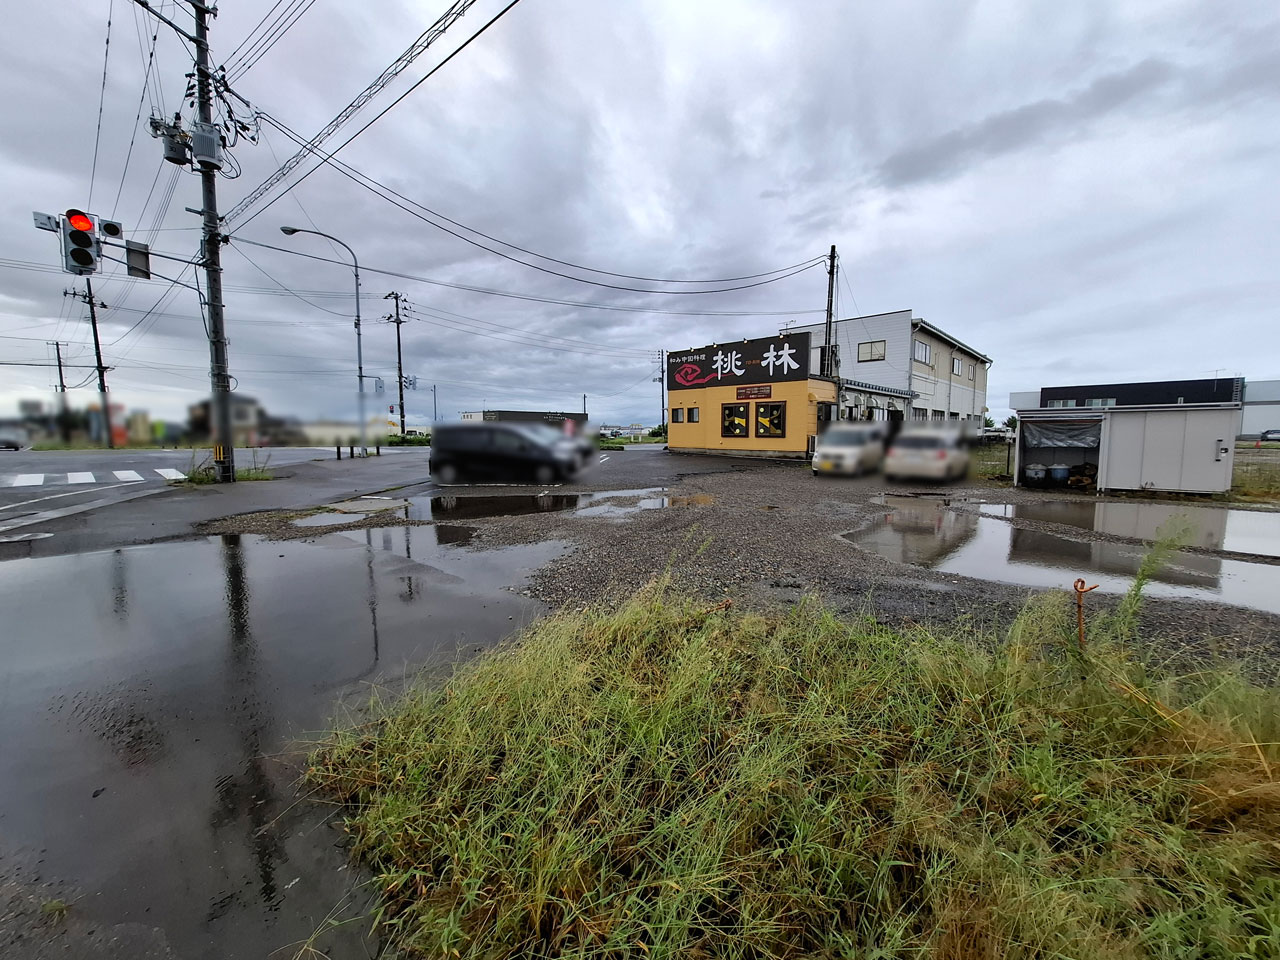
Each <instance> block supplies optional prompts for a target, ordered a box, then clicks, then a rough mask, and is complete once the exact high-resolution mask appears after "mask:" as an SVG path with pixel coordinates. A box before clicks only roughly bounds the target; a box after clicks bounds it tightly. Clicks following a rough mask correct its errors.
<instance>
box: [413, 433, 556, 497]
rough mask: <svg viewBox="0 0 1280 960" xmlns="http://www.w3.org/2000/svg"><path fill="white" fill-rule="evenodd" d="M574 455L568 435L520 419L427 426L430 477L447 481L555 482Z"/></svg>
mask: <svg viewBox="0 0 1280 960" xmlns="http://www.w3.org/2000/svg"><path fill="white" fill-rule="evenodd" d="M579 461H580V457H579V455H578V449H577V445H576V444H575V443H574V441H573V439H572V438H570V437H560V436H554V435H551V434H550V432H549V431H542V430H536V429H533V428H532V427H531V426H530V425H529V424H522V423H494V422H488V423H439V424H436V425H435V426H434V427H433V428H432V430H431V461H430V462H431V476H432V478H433V479H435V480H436V482H438V483H442V484H445V485H446V486H447V485H450V484H454V483H462V482H475V483H520V482H530V481H531V482H533V483H539V484H548V483H560V482H562V481H564V480H568V479H570V478H571V477H572V476H573V474H574V473H575V471H576V469H577V466H578V463H579Z"/></svg>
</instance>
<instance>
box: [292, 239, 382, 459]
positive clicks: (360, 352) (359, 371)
mask: <svg viewBox="0 0 1280 960" xmlns="http://www.w3.org/2000/svg"><path fill="white" fill-rule="evenodd" d="M280 232H281V233H283V234H284V235H285V236H286V237H292V236H293V235H294V234H295V233H314V234H315V235H316V236H317V237H324V238H325V239H326V240H332V241H333V242H334V243H336V244H338V245H339V246H341V247H343V248H344V249H345V250H346V251H347V253H349V254H351V265H352V268H353V269H354V270H355V275H356V381H357V383H358V384H359V388H360V392H359V394H358V396H359V410H360V456H362V457H367V456H368V455H369V444H368V442H367V441H366V439H365V420H366V419H367V418H366V417H365V412H364V348H363V347H362V346H361V343H360V261H359V260H358V259H356V252H355V251H354V250H352V249H351V248H350V247H349V246H347V245H346V244H345V243H343V242H342V241H341V240H339V239H338V238H337V237H335V236H331V235H330V234H327V233H322V232H320V231H319V230H304V229H302V228H301V227H281V228H280Z"/></svg>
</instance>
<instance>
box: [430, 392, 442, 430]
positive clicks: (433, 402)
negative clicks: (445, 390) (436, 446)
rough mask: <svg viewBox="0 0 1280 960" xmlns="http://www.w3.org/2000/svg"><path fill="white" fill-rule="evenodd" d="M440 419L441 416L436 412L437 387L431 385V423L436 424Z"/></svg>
mask: <svg viewBox="0 0 1280 960" xmlns="http://www.w3.org/2000/svg"><path fill="white" fill-rule="evenodd" d="M439 419H440V414H439V412H438V411H437V410H436V385H435V384H434V383H433V384H432V385H431V422H432V423H435V422H436V421H437V420H439Z"/></svg>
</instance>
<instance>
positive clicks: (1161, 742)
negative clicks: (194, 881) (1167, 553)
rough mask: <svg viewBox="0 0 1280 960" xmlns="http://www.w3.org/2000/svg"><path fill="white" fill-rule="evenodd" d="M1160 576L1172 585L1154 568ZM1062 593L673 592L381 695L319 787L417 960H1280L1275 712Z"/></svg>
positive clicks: (549, 621) (317, 766)
mask: <svg viewBox="0 0 1280 960" xmlns="http://www.w3.org/2000/svg"><path fill="white" fill-rule="evenodd" d="M1148 572H1149V571H1148ZM1074 633H1075V624H1074V614H1073V611H1072V609H1071V607H1070V604H1069V603H1068V602H1067V597H1066V595H1065V594H1050V595H1047V596H1044V597H1041V598H1039V599H1037V600H1035V601H1033V602H1032V603H1031V604H1029V605H1028V606H1027V608H1026V609H1025V610H1024V611H1023V613H1022V615H1021V616H1020V617H1019V618H1018V620H1017V622H1016V623H1015V624H1014V626H1013V628H1012V630H1011V632H1010V633H1009V635H1008V636H1007V637H1004V638H999V639H1003V640H1005V642H1004V643H1003V644H999V643H992V642H991V641H993V640H995V639H997V638H994V637H984V636H975V635H972V634H969V635H964V634H963V633H961V632H960V631H959V630H958V629H957V631H956V632H955V633H954V634H940V633H937V632H929V631H926V630H924V629H923V628H907V629H903V630H890V629H887V628H885V627H883V626H881V625H878V624H877V623H875V622H874V621H873V620H870V619H866V620H860V621H856V622H852V623H850V622H842V621H841V620H839V619H837V618H836V617H834V616H833V615H832V614H830V613H829V612H827V611H826V610H824V609H822V608H821V607H820V606H818V605H816V604H814V603H810V602H806V603H803V604H801V605H799V606H798V607H796V608H795V609H793V610H791V611H789V612H787V613H786V614H785V615H778V616H763V615H760V614H750V613H743V614H739V613H737V612H735V611H733V610H732V609H726V605H725V604H719V605H716V606H714V607H710V608H708V607H707V606H705V605H704V606H699V605H697V604H695V603H694V602H692V601H689V600H680V599H676V598H675V597H673V596H672V594H671V592H670V591H669V589H668V581H667V579H666V578H665V577H664V578H663V579H661V580H659V581H658V582H657V583H655V584H654V585H653V586H652V587H651V588H649V589H648V590H646V591H645V592H643V593H642V594H641V595H639V596H637V597H635V598H634V599H633V600H632V601H631V602H629V603H628V604H626V605H625V606H623V607H622V608H614V609H605V608H603V607H601V608H590V609H586V610H579V611H573V612H569V611H566V612H562V613H560V614H557V615H554V616H551V617H548V618H546V619H544V620H542V621H541V622H539V623H537V624H535V625H534V626H533V627H532V628H531V629H530V630H529V631H527V632H526V633H525V634H523V635H522V636H521V637H519V638H518V641H516V642H512V643H509V644H507V645H505V646H503V647H501V648H499V649H498V650H496V651H494V652H492V653H490V654H488V655H485V656H483V657H481V658H480V659H478V660H475V661H472V662H471V663H469V664H466V665H464V666H462V667H460V668H459V669H458V671H457V673H456V674H455V675H454V676H453V677H452V678H451V679H450V680H448V681H447V682H445V683H444V684H443V685H435V686H428V685H424V686H422V687H420V688H418V689H414V690H412V691H411V692H410V693H409V694H408V695H406V696H405V697H404V698H402V699H400V700H398V701H396V702H393V703H386V704H381V705H375V708H374V710H375V717H376V719H375V720H373V721H371V722H369V723H367V724H364V725H362V726H360V727H357V728H355V729H350V730H346V731H342V732H339V733H337V734H335V735H334V736H333V737H332V739H331V740H330V741H329V742H328V743H327V744H326V745H325V746H323V747H322V748H321V749H320V750H318V751H317V752H316V753H315V754H314V755H313V757H312V758H311V762H310V765H309V777H310V778H311V779H312V781H313V782H315V783H317V784H318V785H320V786H321V787H322V788H324V789H325V790H327V791H328V793H329V794H330V795H331V796H332V797H334V798H336V799H337V800H338V801H340V802H341V803H343V804H345V805H346V806H347V809H348V815H349V819H348V829H349V831H350V833H351V835H352V837H353V838H354V847H355V851H356V852H357V853H358V854H359V855H362V856H363V857H365V858H366V859H367V860H368V861H369V862H370V863H371V864H372V867H373V870H374V873H375V882H376V883H377V884H378V886H379V888H380V890H381V891H382V895H383V898H384V902H383V906H382V908H381V909H380V912H379V915H380V917H381V922H382V925H383V928H384V930H385V931H386V932H387V933H388V934H389V936H390V937H391V939H392V940H393V941H394V942H395V943H396V944H397V945H398V946H400V947H402V948H403V949H405V950H406V951H407V952H408V953H409V954H410V955H414V956H424V957H425V956H453V957H459V958H468V957H476V958H479V957H484V958H505V957H552V956H555V957H586V956H616V957H623V956H641V955H643V956H646V957H677V956H679V957H730V958H753V960H756V958H774V957H776V958H784V957H785V958H790V957H809V956H819V957H833V958H834V957H850V958H852V957H872V956H874V957H882V958H889V957H913V958H915V957H934V958H972V957H1000V958H1049V957H1058V958H1061V957H1072V958H1082V960H1086V958H1088V960H1094V958H1096V960H1127V958H1131V957H1132V958H1139V957H1160V958H1176V957H1186V958H1193V957H1194V958H1224V960H1225V958H1227V957H1246V956H1256V957H1264V956H1269V957H1274V956H1276V944H1277V943H1280V845H1278V844H1277V843H1276V836H1277V829H1278V828H1280V784H1278V783H1277V782H1276V781H1275V780H1274V778H1273V772H1274V770H1275V769H1276V765H1277V763H1278V762H1280V751H1278V749H1277V744H1278V743H1280V711H1277V709H1276V708H1277V707H1280V697H1278V696H1277V693H1276V691H1274V690H1271V689H1267V688H1261V687H1257V686H1253V685H1251V684H1250V683H1249V682H1247V681H1246V680H1245V679H1243V678H1242V675H1241V674H1240V673H1239V672H1233V671H1230V670H1227V669H1221V670H1218V671H1216V672H1212V673H1208V672H1200V673H1196V674H1190V675H1179V674H1175V673H1171V672H1165V671H1163V670H1161V669H1159V668H1157V667H1155V666H1152V665H1150V664H1148V663H1146V662H1145V661H1144V660H1143V659H1142V658H1141V657H1140V656H1138V655H1137V654H1136V653H1135V652H1134V650H1133V648H1132V647H1130V646H1128V645H1126V644H1125V642H1124V637H1125V636H1127V635H1128V633H1129V623H1128V621H1127V620H1124V619H1123V618H1121V620H1119V621H1117V622H1110V623H1099V624H1098V625H1097V627H1096V630H1095V634H1096V635H1095V636H1094V637H1093V638H1092V640H1091V642H1090V645H1089V648H1088V662H1087V668H1088V678H1087V681H1086V682H1083V683H1082V682H1081V680H1080V672H1079V668H1080V661H1079V659H1078V658H1073V657H1072V656H1071V655H1070V651H1071V650H1072V648H1074V647H1075V644H1076V641H1075V638H1074Z"/></svg>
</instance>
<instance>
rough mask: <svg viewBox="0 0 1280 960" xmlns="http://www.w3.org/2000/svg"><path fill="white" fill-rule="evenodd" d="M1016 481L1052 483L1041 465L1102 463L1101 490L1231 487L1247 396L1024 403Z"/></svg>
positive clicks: (1084, 470)
mask: <svg viewBox="0 0 1280 960" xmlns="http://www.w3.org/2000/svg"><path fill="white" fill-rule="evenodd" d="M1017 414H1018V437H1017V441H1016V446H1015V459H1014V482H1015V484H1017V485H1024V484H1028V483H1033V484H1034V483H1036V482H1044V483H1046V484H1048V483H1052V482H1053V479H1052V477H1051V476H1045V477H1043V478H1041V477H1039V476H1038V474H1039V470H1038V469H1036V468H1038V467H1044V468H1046V472H1047V473H1052V472H1054V471H1051V470H1050V469H1049V468H1055V467H1056V468H1058V469H1057V471H1056V472H1057V473H1058V474H1059V475H1061V474H1062V473H1063V472H1064V471H1063V470H1062V468H1064V467H1065V468H1066V471H1067V472H1069V473H1070V474H1071V475H1072V476H1081V475H1084V476H1087V475H1088V474H1089V473H1090V472H1091V471H1096V477H1095V478H1094V479H1095V480H1096V484H1097V490H1098V492H1100V493H1101V492H1103V491H1106V490H1153V491H1162V492H1167V493H1223V492H1225V491H1227V490H1230V489H1231V470H1232V466H1233V463H1234V458H1235V437H1236V435H1237V434H1238V433H1239V432H1240V422H1241V409H1240V404H1239V403H1225V404H1150V405H1143V406H1125V407H1085V408H1060V407H1058V408H1042V407H1037V408H1034V409H1026V410H1018V411H1017Z"/></svg>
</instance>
